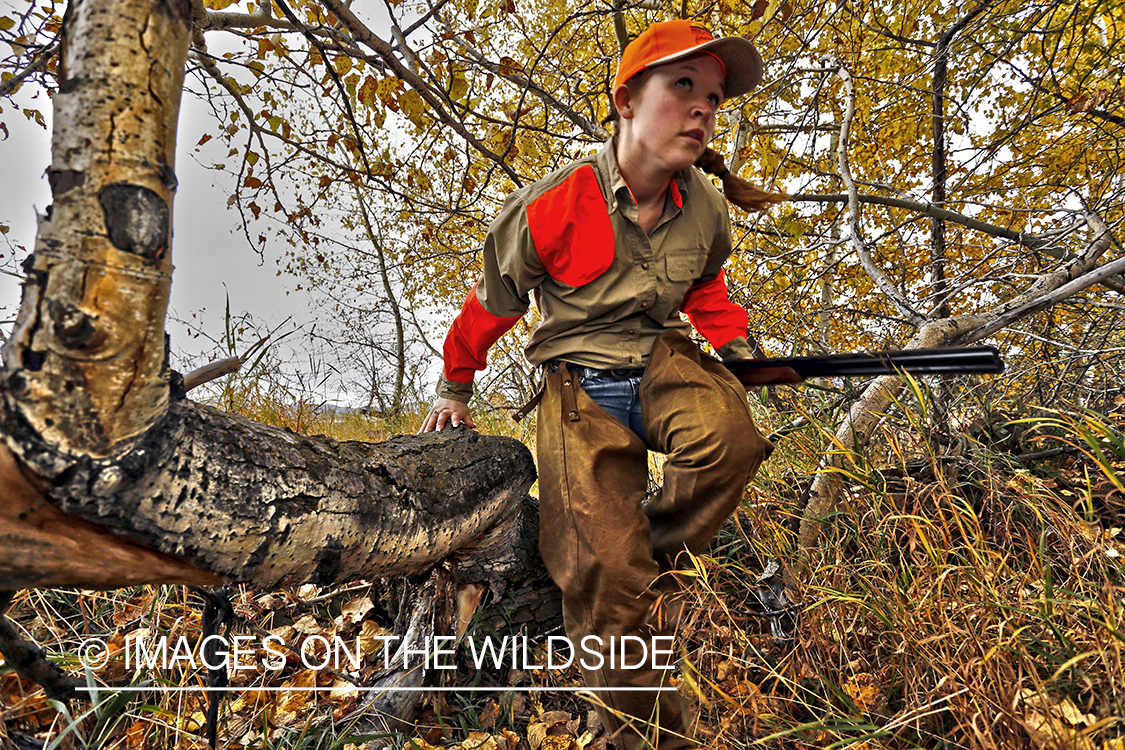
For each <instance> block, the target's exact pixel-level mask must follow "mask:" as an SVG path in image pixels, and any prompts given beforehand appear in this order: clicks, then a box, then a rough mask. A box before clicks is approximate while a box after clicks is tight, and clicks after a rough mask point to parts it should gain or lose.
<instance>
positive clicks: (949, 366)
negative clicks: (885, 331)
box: [725, 346, 1004, 387]
mask: <svg viewBox="0 0 1125 750" xmlns="http://www.w3.org/2000/svg"><path fill="white" fill-rule="evenodd" d="M725 364H726V366H727V369H729V370H730V371H731V372H732V373H733V374H734V376H735V377H736V378H738V379H739V381H741V382H742V384H743V385H745V386H747V387H750V386H759V385H777V384H781V383H798V382H800V381H802V380H805V379H806V378H840V377H857V376H858V377H865V376H866V377H872V376H875V375H888V374H894V373H896V372H909V373H910V374H912V375H966V374H970V373H999V372H1003V371H1004V360H1002V359H1001V358H1000V353H999V352H998V351H996V349H995V348H993V347H991V346H963V347H951V348H948V349H911V350H907V351H891V352H869V353H865V354H828V355H824V356H818V357H778V358H769V359H736V360H731V361H729V362H726V363H725Z"/></svg>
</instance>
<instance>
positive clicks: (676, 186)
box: [595, 137, 691, 212]
mask: <svg viewBox="0 0 1125 750" xmlns="http://www.w3.org/2000/svg"><path fill="white" fill-rule="evenodd" d="M595 161H596V162H597V165H598V171H599V172H601V173H602V174H603V175H604V176H605V177H604V182H603V184H604V185H606V186H607V187H608V188H609V190H608V195H607V196H606V197H607V198H610V199H611V200H612V202H613V204H614V205H611V206H610V209H609V210H610V212H612V211H613V210H614V209H615V208H616V205H615V204H616V203H617V196H618V195H620V191H621V189H622V188H624V189H625V194H626V195H628V196H629V197H630V198H631V199H633V192H632V191H631V190H629V185H628V183H626V182H625V178H624V177H622V176H621V170H620V169H618V167H617V154H616V153H615V152H614V150H613V138H612V137H611V138H610V139H609V140H607V141H606V142H605V144H604V145H603V146H602V147H601V150H600V151H598V153H597V156H595ZM688 169H691V167H688ZM669 188H670V191H671V194H672V203H673V204H674V205H675V206H676V208H679V209H683V207H684V198H685V197H686V196H687V192H688V190H687V180H686V175H685V174H684V170H680V171H679V172H677V173H676V176H675V177H674V178H673V179H672V182H671V183H669ZM633 202H634V203H636V199H633Z"/></svg>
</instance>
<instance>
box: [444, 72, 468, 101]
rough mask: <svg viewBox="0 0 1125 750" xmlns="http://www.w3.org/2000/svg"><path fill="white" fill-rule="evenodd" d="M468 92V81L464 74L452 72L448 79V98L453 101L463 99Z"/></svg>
mask: <svg viewBox="0 0 1125 750" xmlns="http://www.w3.org/2000/svg"><path fill="white" fill-rule="evenodd" d="M468 93H469V81H468V79H466V78H465V76H464V75H462V74H460V73H454V74H453V76H452V78H451V79H450V81H449V98H450V99H452V100H453V101H455V102H461V101H464V100H465V97H466V96H467V95H468Z"/></svg>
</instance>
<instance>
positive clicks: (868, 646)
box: [0, 375, 1125, 750]
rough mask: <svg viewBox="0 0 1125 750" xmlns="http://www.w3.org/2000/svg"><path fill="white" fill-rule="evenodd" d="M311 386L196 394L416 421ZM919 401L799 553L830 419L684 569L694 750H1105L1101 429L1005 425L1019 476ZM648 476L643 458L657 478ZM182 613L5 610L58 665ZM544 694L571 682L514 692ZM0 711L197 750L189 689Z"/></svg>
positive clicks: (1113, 616) (303, 600) (323, 419)
mask: <svg viewBox="0 0 1125 750" xmlns="http://www.w3.org/2000/svg"><path fill="white" fill-rule="evenodd" d="M306 385H307V384H306ZM310 393H311V390H310V389H309V388H307V387H305V386H302V385H301V384H299V383H298V384H294V383H292V382H291V381H290V382H281V381H280V380H271V379H270V378H268V377H261V376H256V375H252V376H243V377H237V376H236V377H234V378H231V379H229V380H228V381H227V382H225V383H219V384H213V385H212V386H210V388H209V390H208V392H207V394H206V400H208V401H211V402H212V403H214V404H215V405H217V406H220V407H222V408H230V409H233V410H235V411H239V412H242V413H243V414H245V415H247V416H249V417H252V418H254V419H257V420H260V421H264V422H269V423H272V424H276V425H281V426H284V427H288V428H290V429H293V430H294V431H297V432H323V433H325V434H328V435H330V436H332V437H334V438H335V439H337V440H352V439H358V440H383V439H387V438H389V437H391V436H393V435H396V434H410V433H413V432H415V431H416V429H417V426H418V425H419V424H420V423H421V420H422V417H423V416H424V413H425V410H426V408H427V407H428V405H426V404H417V405H415V408H413V409H411V410H410V411H409V412H402V413H397V414H386V415H380V414H363V413H343V414H342V413H336V412H332V411H329V410H327V409H325V408H324V407H323V405H322V404H319V403H318V402H317V400H316V398H315V397H314V396H312V395H310ZM193 395H194V393H193ZM927 398H928V396H927V394H926V393H925V392H924V390H922V389H921V388H918V387H917V386H916V385H915V387H914V388H913V390H911V391H910V392H909V393H908V396H907V398H906V399H904V401H903V402H902V403H900V404H898V405H897V407H896V408H895V410H894V412H893V414H892V415H890V416H889V417H888V419H887V420H886V421H885V422H884V425H883V429H882V433H881V434H880V435H878V436H877V437H876V440H874V441H873V443H872V444H871V445H870V446H869V447H868V448H867V449H866V450H865V451H864V453H863V454H862V455H856V456H854V457H853V458H854V460H853V461H852V462H851V463H850V464H848V466H847V468H846V469H845V470H840V471H841V473H842V477H843V479H844V482H845V485H846V488H845V492H844V496H843V497H842V499H841V503H840V505H839V507H838V509H837V512H836V513H835V515H834V516H833V518H832V519H831V524H830V526H829V529H828V530H827V531H826V533H824V534H823V535H822V536H821V541H820V543H819V545H818V547H817V548H816V549H815V550H807V551H801V550H798V549H797V548H796V536H795V533H794V531H793V530H794V529H795V527H796V521H797V520H798V519H799V517H800V514H801V510H802V506H803V501H804V500H803V497H802V492H803V491H804V490H805V489H806V488H807V486H808V484H809V482H810V481H811V476H812V474H813V472H815V470H816V466H817V465H818V460H819V458H820V456H821V455H822V454H823V453H824V452H825V451H826V450H828V448H829V446H831V445H832V434H833V432H834V430H835V419H836V417H835V416H834V415H833V413H832V409H831V408H821V409H820V411H819V412H818V413H819V414H820V415H821V416H816V415H813V416H811V417H810V418H809V420H810V421H809V422H808V424H807V425H806V427H804V428H803V429H802V430H800V431H798V432H794V433H791V434H789V435H788V436H786V437H785V438H783V439H782V440H781V441H780V444H779V449H778V451H777V452H776V453H775V454H774V456H773V457H772V458H771V460H770V461H769V462H768V463H767V466H766V468H765V469H764V470H763V472H762V474H761V476H760V477H759V478H758V480H757V481H756V482H755V484H754V485H752V486H751V487H750V488H748V492H747V497H746V501H745V503H744V505H743V508H742V509H741V510H740V511H739V513H738V514H737V515H736V517H735V518H734V520H733V522H732V523H731V524H728V526H727V527H726V528H725V529H724V531H723V532H722V533H721V535H720V537H719V539H717V540H716V543H715V545H713V547H712V549H711V551H710V552H709V554H708V555H705V556H700V557H698V558H695V559H694V560H692V561H691V563H690V566H689V567H688V568H686V569H685V571H684V574H685V579H686V580H689V581H691V582H692V585H691V586H690V589H689V592H688V595H689V596H690V597H691V598H692V601H691V606H689V607H688V608H686V609H685V612H686V613H687V615H686V617H685V618H684V620H683V622H682V629H681V632H680V636H679V639H678V641H677V643H678V646H679V648H680V651H681V655H682V656H683V667H682V670H681V672H680V676H679V684H680V686H681V689H682V691H683V692H684V694H685V695H687V696H688V697H689V698H690V699H691V700H692V701H694V704H695V707H696V709H697V714H698V716H699V717H700V727H699V731H700V736H701V738H703V740H704V741H705V742H707V743H709V744H710V745H711V746H713V747H716V748H718V747H722V748H730V749H731V750H740V749H741V748H778V749H781V748H831V747H851V748H855V749H856V750H860V749H861V748H862V749H866V750H873V749H874V748H895V749H896V750H897V749H899V748H926V749H927V750H931V749H933V750H937V749H939V748H940V749H942V750H945V749H948V748H972V749H973V750H977V749H980V750H991V749H993V748H1004V749H1008V748H1044V749H1047V748H1057V749H1059V750H1061V749H1062V748H1074V749H1075V750H1087V749H1090V750H1122V739H1123V738H1125V724H1123V723H1122V722H1123V721H1125V670H1123V664H1125V607H1123V605H1122V591H1123V588H1122V587H1123V586H1125V581H1123V571H1122V567H1121V560H1122V556H1123V555H1125V546H1123V545H1122V543H1121V539H1120V537H1119V534H1120V531H1121V529H1120V528H1119V527H1118V526H1117V525H1116V524H1121V523H1122V520H1121V519H1122V518H1125V510H1123V509H1122V506H1123V504H1125V503H1123V497H1125V495H1123V494H1122V480H1123V476H1122V467H1123V466H1125V441H1122V438H1121V436H1122V431H1121V417H1120V415H1100V414H1096V413H1094V412H1089V411H1083V410H1074V411H1071V412H1065V411H1055V412H1043V413H1040V414H1036V415H1031V416H1028V417H1024V418H1023V419H1021V420H1019V421H1018V423H1014V424H1012V425H1010V427H1011V428H1012V429H1013V430H1014V429H1016V428H1018V429H1019V430H1021V431H1023V435H1024V443H1023V444H1024V448H1023V450H1026V451H1031V452H1036V451H1038V452H1039V453H1041V454H1042V455H1043V456H1044V457H1043V458H1042V459H1041V460H1039V461H1037V462H1027V461H1024V460H1020V459H1017V458H1016V457H1014V456H1012V455H1011V454H1009V453H1006V452H1004V451H1001V450H1000V449H998V448H997V447H996V446H995V445H993V444H991V443H989V442H988V441H986V440H984V439H983V438H982V439H973V438H972V436H969V435H965V436H962V437H961V439H960V440H959V441H958V442H957V445H958V446H959V448H958V449H957V450H956V451H953V452H952V454H951V452H950V450H949V449H948V447H946V448H942V449H939V448H937V447H935V442H934V441H932V440H927V439H924V438H923V437H922V436H926V435H928V434H929V431H930V425H929V424H928V422H927V414H928V413H929V409H928V403H927ZM822 407H823V405H822ZM762 408H763V413H762V421H763V422H764V423H765V422H768V421H769V419H770V415H769V414H767V413H765V411H764V406H763V407H762ZM508 414H509V410H489V409H487V408H485V407H482V406H479V405H478V406H477V407H476V409H475V412H474V416H475V418H476V420H477V424H478V427H479V429H481V430H482V431H484V432H488V433H492V434H507V435H511V436H513V437H516V438H518V439H520V440H523V441H525V442H527V443H528V444H529V445H531V444H533V442H534V420H529V422H525V423H522V424H519V425H516V424H515V423H514V422H512V421H511V420H510V418H509V416H508ZM659 467H660V461H659V459H656V460H654V462H653V464H652V466H651V470H652V471H653V473H654V475H656V476H658V474H659ZM771 561H776V562H777V563H780V566H781V568H782V569H783V570H796V569H797V563H798V562H799V561H801V562H803V563H804V564H805V566H806V571H807V572H806V573H805V575H804V576H803V577H802V578H801V579H800V580H795V579H794V578H793V576H792V575H790V577H789V581H788V589H787V592H786V593H787V595H788V596H790V597H791V598H792V601H795V602H797V604H798V605H799V606H798V607H797V610H799V612H797V611H794V612H793V613H790V615H791V616H790V619H789V620H787V621H786V623H787V626H788V627H789V628H790V630H791V631H792V634H793V637H792V639H789V640H786V639H779V638H777V637H775V635H776V633H774V634H771V632H770V629H769V627H768V625H769V618H768V617H762V616H761V615H762V612H761V611H762V610H763V609H764V608H765V607H764V606H763V604H762V597H761V596H760V595H759V594H760V592H761V591H762V590H763V586H764V584H763V583H761V582H760V577H761V576H762V573H763V572H764V571H765V570H766V569H767V566H768V565H769V564H770V562H771ZM359 595H360V593H357V590H356V588H355V587H343V588H341V590H340V593H336V592H335V591H334V590H331V589H329V590H326V591H324V592H315V595H310V594H309V592H304V593H303V594H299V593H298V592H296V591H290V592H250V591H241V592H240V593H238V594H237V595H236V602H237V603H238V604H239V606H241V607H243V608H244V610H245V611H247V612H253V613H255V620H256V621H259V622H260V623H261V625H262V627H265V628H267V629H269V628H276V627H290V626H292V625H293V624H295V623H297V622H298V621H299V620H300V619H301V618H303V617H305V616H311V617H312V618H313V619H314V621H315V622H317V623H320V625H323V626H325V627H327V626H329V625H330V623H331V622H333V620H334V618H336V617H339V615H340V611H341V606H342V604H343V603H344V602H346V601H348V600H350V599H352V598H353V597H356V596H359ZM199 609H200V605H199V604H198V602H196V601H194V600H193V599H192V598H191V597H189V595H188V593H187V592H186V591H185V590H184V589H181V588H177V587H140V588H135V589H128V590H122V591H118V592H113V593H94V592H68V591H34V592H24V593H22V594H20V595H19V597H18V599H17V601H16V603H15V605H14V606H13V608H12V611H11V613H10V614H11V616H12V617H13V618H14V619H16V620H17V621H18V622H20V623H21V624H22V626H23V627H24V628H25V629H26V631H27V633H28V635H30V636H31V637H33V638H34V639H35V640H37V641H38V642H39V643H42V644H44V645H45V646H47V647H48V649H49V650H51V651H53V652H54V654H55V658H57V659H59V660H60V661H61V662H62V663H63V664H64V666H66V667H67V668H69V669H76V668H77V666H78V665H77V660H76V656H75V650H76V649H77V645H78V644H79V643H81V641H82V640H84V639H85V638H86V637H89V636H90V635H105V636H106V637H108V638H110V639H111V640H112V639H113V638H120V637H123V635H124V634H126V633H128V632H132V631H135V630H136V629H137V628H140V627H145V628H150V629H152V630H154V631H158V632H164V633H168V634H198V633H199V627H200V625H199ZM794 618H795V619H794ZM306 622H307V621H306ZM98 678H99V679H103V680H104V679H125V680H131V681H133V682H134V683H141V682H145V681H151V680H165V681H170V682H173V683H176V684H185V685H187V684H198V683H199V681H200V680H201V679H203V676H202V675H200V674H198V673H191V672H187V671H185V672H179V673H176V674H174V675H169V674H167V673H158V672H155V671H153V672H146V671H141V672H139V673H136V674H132V675H124V674H117V673H114V672H113V671H112V670H110V671H107V672H104V673H99V674H98ZM555 678H558V679H565V680H570V679H574V676H573V675H568V676H561V675H559V676H550V675H547V676H543V675H539V676H535V675H530V676H529V675H522V676H520V677H519V679H523V680H529V679H530V680H531V681H533V682H534V681H536V680H538V681H542V680H544V679H555ZM241 679H242V682H241V683H240V684H242V685H243V686H244V687H245V688H246V689H247V692H246V693H245V694H244V695H242V696H241V697H238V698H236V697H231V698H230V699H229V700H228V701H227V702H226V704H225V706H226V707H225V708H224V711H223V714H222V716H223V719H222V722H223V724H222V729H221V735H222V736H226V737H236V736H237V737H241V738H242V740H241V741H240V742H241V743H242V744H240V745H238V746H245V747H260V748H267V747H268V748H275V747H276V748H282V747H286V748H296V747H302V748H305V747H307V748H313V747H324V748H334V747H338V748H342V747H343V746H344V745H346V744H347V742H348V741H351V740H352V739H354V736H353V735H352V734H351V733H350V730H349V724H348V720H347V718H346V717H347V711H345V710H342V709H341V706H344V705H345V704H346V701H347V699H345V698H338V697H335V698H334V697H330V696H329V695H328V694H323V696H321V697H318V699H317V700H316V701H309V702H307V703H302V704H300V706H298V704H296V703H294V704H293V706H294V707H293V711H297V712H298V715H299V716H300V717H302V718H301V721H299V722H298V723H297V724H295V725H294V724H288V725H285V726H281V725H280V724H278V722H279V721H282V722H283V723H284V721H289V719H284V717H285V716H287V715H288V714H286V710H287V709H285V707H284V706H280V705H279V704H277V703H276V702H274V701H271V700H270V699H268V698H267V697H266V694H264V693H259V692H257V691H256V690H255V688H256V687H260V686H261V685H263V684H265V680H266V677H265V676H260V675H256V674H254V673H250V674H248V675H244V676H243V677H242V678H241ZM286 679H296V677H294V676H293V675H289V676H288V677H286ZM14 686H16V687H14ZM17 688H18V689H17ZM21 691H22V692H21ZM351 694H352V695H353V696H354V691H352V693H351ZM0 695H2V696H4V697H5V699H6V700H8V701H9V702H11V701H13V700H16V698H14V697H13V696H16V697H18V696H22V697H18V702H16V703H14V704H13V706H14V707H8V708H6V710H7V713H5V714H4V721H5V722H7V723H8V724H9V725H10V726H13V727H14V726H19V727H21V728H22V730H23V731H26V732H28V733H31V734H38V735H39V736H42V737H47V738H56V739H57V738H59V737H60V736H61V733H62V732H64V731H66V730H67V727H70V728H71V735H73V736H74V737H78V736H80V737H81V738H82V739H83V741H84V742H85V744H87V745H88V746H90V747H122V748H128V747H156V748H160V747H178V748H195V747H203V746H204V744H203V741H202V738H201V737H200V735H199V731H200V727H201V726H202V717H203V716H204V715H205V712H206V705H205V703H204V701H203V700H202V699H201V698H200V697H198V696H196V695H186V696H185V695H174V694H160V695H157V694H141V695H138V696H136V697H135V698H133V699H130V700H122V699H114V698H113V696H112V694H108V693H107V694H104V695H103V696H102V701H101V702H99V703H98V710H95V711H93V712H91V713H89V714H88V715H86V716H85V717H82V714H83V712H84V711H85V710H86V708H76V707H72V708H71V710H70V713H69V716H68V715H64V714H63V713H61V712H60V711H58V710H56V708H52V707H51V706H49V705H48V704H47V703H46V702H45V701H44V700H43V699H42V696H41V694H40V695H39V697H38V698H36V694H35V690H34V687H33V686H30V685H27V684H25V683H18V686H17V681H16V678H15V676H14V675H12V674H10V672H9V673H3V672H0ZM318 695H319V694H318ZM570 700H571V699H563V698H557V699H556V698H550V697H548V698H544V699H543V701H542V703H538V702H537V701H536V700H530V699H529V700H526V701H520V702H519V704H520V708H519V710H518V711H517V709H516V708H515V707H514V706H515V701H514V700H513V699H510V698H509V699H507V702H505V703H504V705H505V706H506V708H504V710H503V712H502V713H504V715H505V716H506V718H505V719H504V720H503V721H502V722H501V724H502V730H503V731H504V732H508V733H509V734H511V733H512V732H515V735H512V736H516V735H519V737H518V738H517V739H520V740H521V741H526V738H527V735H526V733H527V732H528V727H529V724H528V722H529V721H533V720H534V717H533V716H532V714H533V713H535V712H537V711H541V710H550V709H552V708H563V709H565V710H567V711H572V712H573V713H574V715H577V716H579V718H581V710H580V708H578V707H577V706H576V705H574V704H573V703H571V702H570ZM238 701H241V702H238ZM552 701H554V702H552ZM485 703H487V701H485ZM434 705H435V706H436V707H437V708H438V709H440V710H439V711H438V714H439V715H438V716H437V718H436V719H434V720H435V721H436V722H437V723H438V724H440V726H441V727H443V729H442V730H441V732H439V733H438V735H432V734H431V735H427V736H429V737H430V739H434V738H435V736H440V737H441V738H442V740H443V741H444V742H445V743H446V744H458V743H460V742H461V741H463V740H466V738H467V736H469V735H472V736H473V737H478V734H474V732H475V733H479V732H481V731H486V730H487V731H494V730H495V731H499V730H497V726H501V724H496V717H495V716H494V717H493V718H491V719H489V718H487V717H488V715H489V713H490V711H491V709H492V708H494V706H491V705H484V704H482V703H481V702H478V701H473V700H470V699H469V698H468V697H467V696H461V697H460V698H457V697H451V698H450V699H449V700H448V701H446V700H444V699H443V700H441V701H439V702H437V703H435V704H434ZM443 712H444V713H443ZM521 712H522V713H521ZM491 713H492V714H495V713H496V711H491ZM568 715H569V714H568ZM279 717H282V718H281V719H279ZM290 718H292V717H290ZM248 722H249V724H250V725H253V727H257V728H256V729H253V731H251V728H252V727H251V728H248V724H247V723H248ZM583 729H584V725H582V726H579V727H578V729H577V733H578V734H581V733H582V730H583ZM0 737H2V734H0ZM349 738H351V739H349ZM478 739H479V738H478ZM435 741H436V740H435ZM418 742H421V739H419V740H418ZM424 744H425V743H422V744H419V746H420V747H422V746H424Z"/></svg>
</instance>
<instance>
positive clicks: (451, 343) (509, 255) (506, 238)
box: [437, 192, 546, 403]
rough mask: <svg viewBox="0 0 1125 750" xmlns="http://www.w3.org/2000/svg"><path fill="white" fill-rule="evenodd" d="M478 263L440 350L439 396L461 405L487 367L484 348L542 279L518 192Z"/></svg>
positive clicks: (527, 302) (493, 227)
mask: <svg viewBox="0 0 1125 750" xmlns="http://www.w3.org/2000/svg"><path fill="white" fill-rule="evenodd" d="M482 263H483V267H484V268H483V272H482V274H481V277H480V279H479V280H478V281H477V283H476V285H475V286H474V287H473V289H472V291H470V292H469V295H468V297H466V298H465V304H464V305H463V306H462V307H461V312H460V314H458V316H457V318H456V319H455V320H454V321H453V325H452V326H451V327H450V329H449V333H448V335H446V337H445V345H444V347H443V350H442V358H443V360H444V368H443V372H442V378H441V381H440V382H439V383H438V389H437V392H438V395H439V396H441V397H442V398H448V399H452V400H454V401H461V402H463V403H468V401H469V399H470V398H472V395H473V380H474V378H475V377H476V373H477V371H478V370H483V369H484V368H485V367H486V366H487V355H488V350H489V348H491V347H492V345H493V344H495V343H496V341H497V340H498V339H499V338H500V337H501V336H503V335H504V334H505V333H507V332H508V331H509V330H510V329H511V328H512V326H514V325H515V324H516V322H517V321H519V319H520V318H521V317H523V314H524V313H525V312H527V308H528V306H529V305H530V298H529V294H530V292H531V290H532V289H534V288H535V287H537V286H538V285H539V283H540V282H541V281H542V280H543V278H544V276H545V275H546V272H545V271H544V269H543V266H542V263H540V261H539V256H538V255H537V254H536V252H535V245H534V243H533V242H532V240H531V233H530V231H529V230H528V225H527V212H526V210H525V207H524V203H523V200H522V199H521V194H520V192H516V193H514V194H512V195H511V196H509V197H508V200H507V201H506V202H505V204H504V207H503V209H501V211H500V214H499V215H498V216H497V217H496V220H495V221H493V222H492V225H491V226H489V228H488V233H487V235H485V240H484V249H483V253H482Z"/></svg>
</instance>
